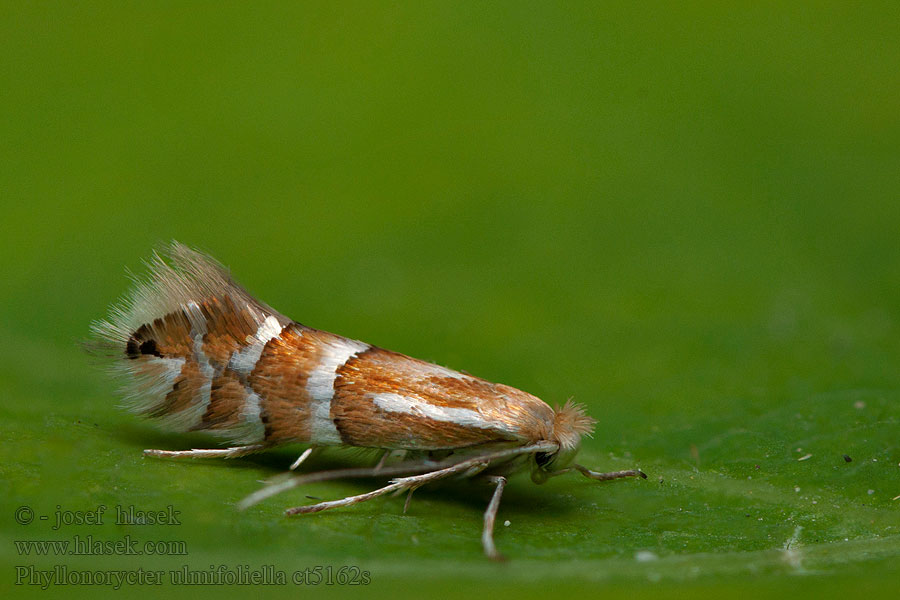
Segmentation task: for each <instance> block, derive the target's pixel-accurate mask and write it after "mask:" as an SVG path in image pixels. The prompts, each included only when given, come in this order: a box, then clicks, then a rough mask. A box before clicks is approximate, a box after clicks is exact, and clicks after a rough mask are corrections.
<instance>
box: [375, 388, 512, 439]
mask: <svg viewBox="0 0 900 600" xmlns="http://www.w3.org/2000/svg"><path fill="white" fill-rule="evenodd" d="M370 397H371V398H372V400H373V401H374V402H375V406H377V407H378V408H380V409H382V410H385V411H387V412H393V413H403V414H407V415H414V416H417V417H426V418H428V419H432V420H434V421H443V422H444V423H455V424H456V425H462V426H464V427H478V428H479V429H490V430H493V431H504V432H510V433H513V432H512V431H510V430H509V428H508V427H506V426H505V425H504V424H503V423H498V422H496V421H489V420H487V419H485V418H484V417H483V416H482V415H481V413H479V412H478V411H475V410H471V409H468V408H459V407H449V406H435V405H434V404H428V403H427V402H422V401H421V400H419V399H416V398H408V397H406V396H401V395H400V394H394V393H392V392H383V393H381V394H373V395H371V396H370Z"/></svg>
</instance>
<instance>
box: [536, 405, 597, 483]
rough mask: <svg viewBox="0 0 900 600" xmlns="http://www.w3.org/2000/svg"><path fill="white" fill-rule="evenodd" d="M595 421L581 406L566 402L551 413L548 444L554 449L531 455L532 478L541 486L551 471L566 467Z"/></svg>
mask: <svg viewBox="0 0 900 600" xmlns="http://www.w3.org/2000/svg"><path fill="white" fill-rule="evenodd" d="M594 423H596V421H595V420H594V419H592V418H591V417H589V416H588V415H587V413H585V412H584V407H583V406H582V405H580V404H576V403H575V402H572V400H569V401H568V402H566V403H565V404H564V405H563V406H562V407H559V406H557V407H556V409H555V410H554V411H553V427H552V430H551V432H550V441H553V442H556V444H557V449H556V450H551V451H547V452H536V453H535V454H534V465H533V467H532V470H531V479H532V480H533V481H534V482H535V483H543V482H544V481H546V479H547V478H548V477H549V476H550V475H551V474H552V473H554V472H556V471H561V470H563V469H565V468H567V467H568V466H569V465H570V464H572V461H573V460H574V459H575V455H576V454H578V450H579V449H580V448H581V436H583V435H590V433H591V431H593V429H594Z"/></svg>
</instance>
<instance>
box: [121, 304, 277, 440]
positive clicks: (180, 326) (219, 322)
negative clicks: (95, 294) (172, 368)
mask: <svg viewBox="0 0 900 600" xmlns="http://www.w3.org/2000/svg"><path fill="white" fill-rule="evenodd" d="M199 307H200V310H201V312H202V314H203V316H204V319H205V321H206V328H207V333H206V335H204V337H203V354H204V355H205V356H206V357H207V359H208V360H209V361H210V364H211V366H212V367H213V368H214V371H215V373H216V374H217V375H216V376H215V377H214V378H213V381H212V384H211V391H210V399H209V406H208V408H207V410H206V413H205V414H204V415H203V418H202V420H201V422H200V423H199V424H198V425H195V426H194V427H193V428H192V429H226V428H228V427H231V426H234V425H237V424H239V422H240V414H241V410H242V408H243V404H244V401H245V399H246V397H247V389H246V387H245V385H244V384H243V383H242V382H241V381H240V379H239V377H238V376H237V374H236V373H233V372H232V371H229V370H228V369H226V365H227V364H228V361H229V360H230V358H231V355H232V354H233V353H234V352H235V351H238V350H240V349H241V348H243V347H246V346H247V345H248V343H249V341H248V338H250V339H251V340H252V337H251V336H253V335H255V334H256V331H257V330H258V328H259V323H258V322H257V319H258V317H256V316H254V314H253V313H251V312H250V311H249V310H248V309H247V308H246V307H245V308H244V309H243V310H238V309H237V307H236V306H235V304H234V301H233V300H232V299H231V297H230V296H225V297H223V298H222V299H219V298H211V299H208V300H206V301H204V302H203V303H201V304H199ZM126 353H127V354H128V357H129V358H132V359H144V360H146V361H147V362H148V364H147V367H148V369H149V368H150V367H151V366H152V363H153V360H152V359H153V358H154V357H165V358H183V359H185V362H184V365H183V366H182V368H181V373H180V374H179V375H178V377H177V378H176V379H175V383H174V384H173V386H172V390H171V391H170V392H169V393H168V394H167V395H166V397H165V399H164V400H163V401H162V402H161V403H160V404H158V405H157V406H155V407H154V408H152V409H151V410H150V411H149V412H150V415H151V416H153V417H162V416H165V415H170V414H174V413H177V412H180V411H182V410H184V409H186V408H188V407H190V406H191V405H192V404H194V403H195V402H196V401H197V400H199V398H200V393H201V389H202V388H203V386H204V385H205V384H206V383H207V381H208V379H207V377H206V375H204V374H203V372H202V369H201V367H200V364H199V363H198V362H197V360H196V357H195V356H194V340H193V338H192V337H191V324H190V321H189V319H188V318H187V315H186V314H185V313H184V311H177V312H172V313H169V314H167V315H165V316H164V317H160V318H158V319H155V320H154V321H153V323H152V325H147V324H145V325H142V326H141V327H140V328H138V329H137V330H136V331H135V332H134V334H133V335H132V336H131V338H130V339H129V340H128V343H127V345H126Z"/></svg>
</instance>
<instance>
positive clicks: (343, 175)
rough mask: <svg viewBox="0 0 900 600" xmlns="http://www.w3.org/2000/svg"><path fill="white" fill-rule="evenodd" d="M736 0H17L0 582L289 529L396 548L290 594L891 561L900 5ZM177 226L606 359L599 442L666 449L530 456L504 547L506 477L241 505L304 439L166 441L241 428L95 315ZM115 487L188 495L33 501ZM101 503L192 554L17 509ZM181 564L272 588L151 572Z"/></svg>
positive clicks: (598, 389) (259, 544) (563, 366)
mask: <svg viewBox="0 0 900 600" xmlns="http://www.w3.org/2000/svg"><path fill="white" fill-rule="evenodd" d="M724 4H726V3H693V4H691V5H690V6H682V5H680V3H679V4H678V5H675V4H671V5H670V4H656V3H641V5H640V6H635V5H634V3H620V4H607V3H584V4H577V3H575V4H572V3H566V4H557V3H549V2H536V3H524V2H508V3H497V2H492V3H476V2H443V3H424V2H411V3H402V4H378V5H375V4H360V5H356V4H348V3H321V4H312V3H249V2H247V3H245V2H231V3H225V2H208V3H200V2H190V3H185V2H165V3H164V2H152V3H126V2H116V3H108V4H99V3H69V2H65V3H31V2H28V3H26V2H3V3H2V5H0V35H2V39H3V49H2V52H0V73H2V83H0V85H2V94H0V111H2V118H0V165H2V166H0V194H2V206H3V211H2V215H3V218H2V223H0V232H2V238H0V273H2V279H3V283H2V285H0V310H2V313H0V316H2V318H0V327H2V329H0V336H2V343H0V378H2V395H3V396H2V402H0V439H2V441H3V443H2V444H0V482H2V486H3V489H2V497H0V558H2V561H0V562H2V569H3V571H2V575H0V591H2V590H6V591H10V590H11V591H13V592H14V593H16V594H22V595H31V596H35V597H48V596H54V595H63V594H65V595H67V596H69V597H94V596H95V595H96V594H103V593H104V592H106V593H109V594H113V593H114V592H111V591H107V590H104V589H98V588H89V587H81V588H79V587H73V586H68V587H65V588H62V587H58V588H54V589H51V590H49V591H45V592H42V591H41V590H39V589H35V588H33V587H28V586H26V587H22V586H18V587H17V586H15V585H13V584H14V579H15V571H14V569H13V566H14V565H27V564H34V565H36V566H37V567H38V568H49V567H51V566H52V565H54V564H66V565H68V566H69V567H70V568H73V569H74V568H81V569H84V568H93V569H100V568H103V569H125V568H137V566H140V565H143V566H144V567H145V568H156V569H175V568H178V567H180V566H181V565H183V564H187V565H189V566H190V567H191V568H193V569H197V570H204V569H208V568H209V565H220V564H224V565H226V566H228V567H236V566H237V565H247V566H249V567H250V568H259V567H260V566H261V565H267V564H271V565H275V566H276V568H279V569H283V570H285V571H288V572H291V571H294V570H296V569H303V568H306V567H314V566H316V565H322V566H328V565H331V566H333V567H334V568H335V569H337V568H339V567H340V566H343V565H358V566H360V567H361V568H363V569H366V570H368V571H370V572H371V579H372V583H371V585H370V586H368V587H367V588H365V589H360V588H352V587H344V588H340V587H337V586H334V587H325V586H320V587H317V588H315V589H306V588H295V587H293V586H291V585H288V586H284V587H277V586H276V587H272V588H265V589H261V590H260V593H262V594H263V595H273V596H288V595H290V597H303V596H304V595H305V596H307V597H308V596H310V595H313V594H316V595H325V594H334V595H342V596H346V597H359V596H360V594H361V593H367V594H370V595H373V596H378V597H391V598H394V597H404V596H414V597H417V598H423V597H426V598H427V597H429V596H432V597H433V596H435V595H437V594H445V595H448V596H454V597H461V598H462V597H486V596H496V597H516V598H531V597H535V598H537V597H540V598H545V597H548V596H551V597H552V596H555V595H562V594H564V593H570V594H576V593H577V594H579V595H580V596H583V597H588V594H590V595H591V596H593V597H597V596H598V595H599V596H600V597H604V596H607V595H614V594H622V595H626V594H627V595H630V596H632V597H645V598H650V597H653V598H659V597H682V596H684V597H687V596H694V595H698V594H704V593H708V594H709V595H710V596H714V597H726V598H727V597H747V596H748V594H752V595H754V596H773V597H774V596H784V595H787V594H793V595H812V594H824V593H832V594H834V595H843V596H846V595H847V594H848V593H849V592H851V591H853V592H858V593H862V592H869V593H873V594H876V595H883V596H887V595H890V594H893V593H896V589H897V587H896V586H897V585H898V583H900V577H898V576H897V575H896V572H895V571H893V569H896V568H897V566H898V562H900V561H898V556H900V514H898V511H900V500H892V499H893V498H895V497H896V496H898V495H900V445H898V426H900V404H898V400H900V371H898V365H900V335H898V333H900V331H898V309H900V303H898V301H900V236H898V233H900V203H898V199H900V110H898V101H900V69H898V64H900V28H898V17H900V9H898V8H897V4H896V3H895V2H885V3H877V2H867V3H863V4H861V5H854V6H851V5H850V3H843V2H838V3H809V4H805V3H804V4H795V5H793V6H790V7H786V6H784V3H779V2H773V3H759V2H754V3H746V5H744V6H740V7H738V6H734V5H731V3H727V4H729V5H730V6H729V7H728V8H725V7H723V6H722V5H724ZM173 238H175V239H178V240H180V241H182V242H185V243H187V244H190V245H193V246H197V247H200V248H202V249H205V250H207V251H209V252H211V253H212V254H214V255H215V256H216V257H217V258H218V259H219V260H221V261H222V262H224V263H225V264H226V265H228V266H229V267H230V268H231V269H232V271H233V272H234V273H235V276H236V278H237V279H238V280H239V281H241V282H242V283H243V284H244V285H245V286H246V287H248V288H249V289H250V290H251V291H252V292H254V293H255V294H257V295H258V296H260V297H261V298H262V299H263V300H265V301H267V302H269V303H270V304H272V305H273V306H275V307H276V308H278V309H279V310H281V311H282V312H284V313H285V314H287V315H289V316H291V317H292V318H295V319H297V320H299V321H301V322H303V323H305V324H307V325H310V326H313V327H317V328H320V329H325V330H329V331H333V332H336V333H340V334H343V335H347V336H349V337H353V338H357V339H362V340H365V341H368V342H370V343H374V344H378V345H380V346H383V347H387V348H391V349H394V350H398V351H401V352H404V353H406V354H410V355H412V356H416V357H419V358H424V359H427V360H431V361H434V362H437V363H440V364H444V365H447V366H450V367H453V368H457V369H464V370H466V371H469V372H471V373H474V374H477V375H480V376H482V377H485V378H487V379H491V380H495V381H501V382H504V383H508V384H511V385H514V386H516V387H520V388H522V389H525V390H528V391H530V392H532V393H534V394H536V395H538V396H540V397H541V398H543V399H545V400H546V401H547V402H548V403H551V404H554V403H560V402H563V401H565V400H566V399H567V398H569V397H574V398H575V399H576V400H578V401H580V402H583V403H585V404H586V405H587V406H588V407H589V411H590V413H591V414H592V415H593V416H595V417H596V418H597V419H598V420H599V423H598V425H597V428H596V432H595V435H594V437H593V439H586V440H585V444H584V448H583V450H582V454H581V457H580V460H581V462H583V463H585V464H588V465H591V466H594V467H597V468H600V469H620V468H630V467H632V466H640V467H641V468H642V469H644V470H645V471H646V472H647V473H648V474H649V475H650V478H649V479H648V480H646V481H619V482H614V483H611V484H598V483H596V482H591V481H588V480H586V479H583V478H580V477H561V478H558V479H554V480H552V481H550V482H549V483H547V484H546V485H544V486H541V487H537V486H534V485H533V484H531V483H530V482H529V481H528V480H527V478H522V479H519V480H514V481H513V482H512V483H511V484H510V486H509V488H508V491H507V494H506V496H505V499H504V503H503V504H502V505H501V509H500V515H499V519H500V523H502V522H503V521H504V520H509V521H511V525H510V526H509V527H503V526H500V527H498V532H497V543H498V546H499V548H500V549H501V551H503V552H504V553H506V554H507V555H508V556H509V557H510V561H509V562H508V563H506V564H501V565H497V564H492V563H489V562H487V561H486V560H484V558H483V557H482V555H481V549H480V544H479V535H480V525H481V515H482V510H483V508H484V506H485V504H486V502H487V499H488V497H489V490H488V489H486V488H484V487H481V486H478V485H457V486H451V487H449V488H435V489H431V490H429V489H427V488H423V489H422V490H420V491H419V492H417V494H416V497H415V498H414V500H413V503H412V506H411V509H410V512H409V514H407V515H405V516H404V515H402V514H401V508H402V499H390V498H386V499H380V500H376V501H373V502H370V503H367V504H363V505H359V506H357V507H354V508H352V509H346V510H341V511H334V512H331V513H323V514H319V515H311V516H305V517H299V518H293V519H286V518H284V517H282V516H281V510H282V509H283V508H284V507H287V506H293V505H296V504H301V503H305V502H309V500H307V499H306V498H305V494H309V495H314V496H317V497H321V498H323V499H331V498H338V497H341V496H343V495H347V494H353V493H360V492H362V491H365V490H367V489H369V488H370V487H372V486H373V485H374V483H372V482H358V481H356V482H354V481H343V482H331V483H322V484H317V485H310V486H309V487H308V488H307V489H305V490H301V491H295V492H291V493H286V494H284V495H283V496H281V497H278V498H275V499H272V500H270V501H267V502H265V503H263V504H262V505H259V506H256V507H254V508H252V509H250V510H248V511H247V512H245V513H238V512H236V511H235V509H234V505H235V504H236V503H237V502H238V501H239V500H240V499H241V498H242V497H244V496H245V495H247V494H249V493H251V492H252V491H253V490H255V489H257V487H258V486H259V481H260V480H262V479H265V478H268V477H270V476H273V475H276V474H278V473H279V472H281V471H283V470H284V469H285V468H286V467H287V465H289V464H290V462H291V461H292V459H293V458H294V457H295V456H296V452H297V451H299V448H287V449H285V450H284V451H279V452H273V453H270V454H268V455H265V456H259V457H254V458H248V459H242V460H235V461H229V462H223V461H218V462H217V461H212V462H199V461H197V462H193V463H175V462H165V461H155V460H149V459H146V460H145V459H143V458H142V456H141V450H142V449H143V448H147V447H162V448H171V449H180V448H190V447H192V446H200V447H203V446H208V445H210V444H211V442H210V441H209V440H208V439H205V438H202V437H190V436H179V435H170V434H166V433H164V432H160V431H158V430H157V429H155V428H154V427H153V426H152V424H150V423H148V422H146V421H143V420H141V419H139V418H138V417H135V416H134V415H131V414H129V413H127V412H125V411H122V410H120V409H119V408H118V406H117V403H118V400H117V398H116V397H115V395H114V389H115V386H114V385H113V384H112V383H111V382H110V381H108V380H107V379H105V378H104V377H103V376H102V373H100V372H99V371H98V370H97V369H95V368H94V367H93V366H92V365H91V364H90V361H89V359H88V358H87V357H86V356H85V355H84V354H83V353H82V352H81V350H80V348H79V347H78V345H77V342H78V340H79V339H81V338H83V337H85V336H86V335H87V333H88V328H89V324H90V322H91V320H93V319H96V318H99V317H102V316H104V314H105V307H106V306H107V305H109V304H110V303H111V302H112V301H113V300H114V299H115V298H117V297H118V296H120V295H121V294H122V293H124V291H125V290H126V289H127V287H128V281H127V279H126V277H125V276H124V269H125V267H128V268H131V269H133V270H135V271H140V270H141V259H142V258H145V257H147V256H148V254H149V252H150V250H151V248H153V247H156V246H158V245H159V244H160V243H164V242H166V241H168V240H170V239H173ZM845 454H846V455H848V456H850V457H851V458H852V462H845V460H844V459H843V455H845ZM806 455H811V456H810V457H809V458H806V459H805V460H799V459H801V458H804V457H805V456H806ZM366 460H368V458H367V457H366V456H361V455H359V454H357V453H353V452H350V453H347V452H343V453H341V452H335V453H332V454H330V455H327V456H325V457H324V458H323V459H322V460H321V461H319V462H318V464H317V465H313V467H316V466H318V467H327V466H333V465H340V464H364V463H365V461H366ZM99 504H105V505H107V506H109V507H114V506H116V505H122V506H128V505H132V504H133V505H135V506H137V507H138V508H142V509H152V508H162V507H165V506H166V505H169V504H171V505H173V506H174V507H175V508H176V509H177V510H180V511H181V520H182V524H181V525H179V526H169V527H165V526H156V527H144V528H139V527H123V526H116V525H114V524H112V523H109V522H106V523H105V524H104V525H103V526H98V527H91V526H81V527H68V528H65V529H63V530H60V531H56V532H54V531H52V530H50V526H49V523H48V522H39V521H35V522H34V523H32V524H30V525H27V526H25V525H19V524H17V523H16V522H15V521H14V519H13V512H14V510H15V508H16V507H17V506H20V505H29V506H31V507H33V509H34V510H35V511H36V512H37V514H45V515H50V516H51V518H53V517H52V515H53V511H55V509H56V506H57V505H60V506H61V507H62V508H63V509H68V510H88V509H91V508H95V507H96V506H97V505H99ZM75 534H80V535H82V536H84V535H88V534H93V535H94V536H95V538H102V539H116V538H119V537H121V536H123V535H126V534H131V535H132V536H133V537H135V538H138V539H140V540H183V541H185V542H186V544H187V547H188V550H189V555H188V556H186V557H185V556H181V557H160V558H156V557H140V558H135V557H121V556H112V557H43V558H34V557H24V556H21V555H19V554H18V553H17V551H16V548H15V546H14V544H13V540H42V539H70V538H71V537H72V536H73V535H75ZM161 592H165V593H166V594H167V595H169V596H170V597H172V598H181V597H192V598H194V597H198V596H199V597H212V596H213V595H214V594H226V595H231V594H235V593H237V592H244V593H246V592H247V588H238V587H204V588H189V587H182V588H169V589H160V588H152V587H136V588H131V589H127V590H124V591H120V592H119V594H123V593H125V594H131V595H148V596H149V595H153V594H159V593H161Z"/></svg>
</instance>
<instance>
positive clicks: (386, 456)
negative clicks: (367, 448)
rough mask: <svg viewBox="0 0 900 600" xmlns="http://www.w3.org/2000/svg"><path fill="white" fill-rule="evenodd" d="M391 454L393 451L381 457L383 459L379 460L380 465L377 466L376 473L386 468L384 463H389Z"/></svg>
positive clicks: (388, 451) (385, 452)
mask: <svg viewBox="0 0 900 600" xmlns="http://www.w3.org/2000/svg"><path fill="white" fill-rule="evenodd" d="M391 452H393V450H385V451H384V453H383V454H382V455H381V458H379V459H378V464H377V465H375V472H376V473H377V472H378V471H380V470H381V469H382V468H383V467H384V463H385V461H387V458H388V456H390V455H391Z"/></svg>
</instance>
